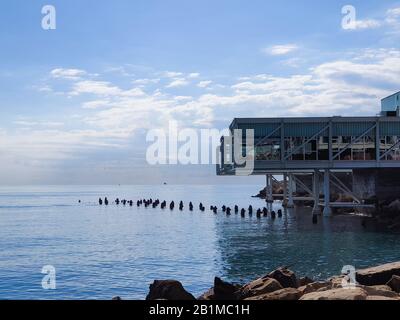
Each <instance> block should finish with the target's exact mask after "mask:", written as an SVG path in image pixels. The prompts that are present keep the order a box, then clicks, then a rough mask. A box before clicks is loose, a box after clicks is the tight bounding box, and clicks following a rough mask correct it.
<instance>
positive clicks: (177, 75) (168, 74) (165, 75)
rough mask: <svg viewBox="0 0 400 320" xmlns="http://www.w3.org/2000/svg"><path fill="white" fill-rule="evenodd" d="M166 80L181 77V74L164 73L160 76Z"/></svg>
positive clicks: (173, 72)
mask: <svg viewBox="0 0 400 320" xmlns="http://www.w3.org/2000/svg"><path fill="white" fill-rule="evenodd" d="M162 75H163V76H164V77H166V78H177V77H181V76H182V75H183V73H182V72H175V71H166V72H164V73H163V74H162Z"/></svg>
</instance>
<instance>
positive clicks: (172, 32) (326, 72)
mask: <svg viewBox="0 0 400 320" xmlns="http://www.w3.org/2000/svg"><path fill="white" fill-rule="evenodd" d="M46 4H51V5H53V6H54V7H55V8H56V14H57V15H56V17H57V21H56V22H57V25H56V27H57V28H56V30H43V29H42V26H41V22H42V18H43V15H42V13H41V10H42V7H43V6H44V5H46ZM348 4H351V5H353V6H354V7H355V8H356V17H357V20H356V23H355V24H354V25H352V29H343V26H342V19H343V16H344V15H343V14H342V7H343V6H344V5H348ZM0 37H1V44H0V48H1V50H0V65H1V67H0V86H1V90H0V110H1V113H0V114H1V117H0V183H1V184H117V183H121V184H136V183H139V184H142V183H146V184H147V183H154V184H159V183H162V182H164V181H167V182H169V183H210V182H213V183H214V182H217V183H218V182H221V181H222V180H221V178H217V177H215V169H214V167H212V166H209V167H207V166H175V165H171V166H155V167H154V166H150V165H148V164H147V163H146V159H145V153H146V148H147V147H148V145H149V143H148V142H146V134H147V132H148V130H151V129H159V128H166V127H167V126H168V123H169V121H172V120H174V121H177V123H178V125H179V127H181V128H196V129H202V128H216V129H219V130H221V129H224V128H226V127H228V126H229V124H230V122H231V121H232V119H233V118H234V117H275V116H296V117H297V116H321V115H326V116H328V115H343V116H345V115H375V114H377V113H378V112H379V107H380V99H381V98H382V97H384V96H386V95H388V94H390V93H392V92H395V91H398V90H400V77H399V74H400V48H399V43H400V42H399V40H400V1H390V0H385V1H375V0H368V1H367V0H362V1H338V0H329V1H312V0H291V1H289V0H280V1H267V0H250V1H249V0H247V1H244V0H217V1H216V0H212V1H209V0H202V1H187V0H181V1H177V0H157V1H156V0H146V1H144V0H141V1H139V0H136V1H135V0H116V1H104V0H102V1H98V0H97V1H94V0H68V1H67V0H63V1H61V0H49V1H46V2H44V1H37V0H32V1H25V0H4V1H2V10H1V11H0ZM234 179H235V178H234ZM224 181H225V182H226V181H227V180H225V179H224ZM228 181H230V182H233V183H234V182H236V181H237V180H235V181H234V180H232V179H230V180H228ZM246 181H248V182H250V181H251V180H246Z"/></svg>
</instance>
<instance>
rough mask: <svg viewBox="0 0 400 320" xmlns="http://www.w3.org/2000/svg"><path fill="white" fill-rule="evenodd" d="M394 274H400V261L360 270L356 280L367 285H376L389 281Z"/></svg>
mask: <svg viewBox="0 0 400 320" xmlns="http://www.w3.org/2000/svg"><path fill="white" fill-rule="evenodd" d="M393 276H400V262H395V263H389V264H385V265H381V266H378V267H373V268H367V269H363V270H358V271H357V273H356V280H357V282H358V283H359V284H362V285H365V286H375V285H382V284H386V283H388V282H389V281H390V280H391V279H392V277H393Z"/></svg>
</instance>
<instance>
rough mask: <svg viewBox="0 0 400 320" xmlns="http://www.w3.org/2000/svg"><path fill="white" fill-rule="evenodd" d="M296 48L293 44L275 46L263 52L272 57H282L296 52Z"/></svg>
mask: <svg viewBox="0 0 400 320" xmlns="http://www.w3.org/2000/svg"><path fill="white" fill-rule="evenodd" d="M298 48H299V47H298V46H297V45H295V44H284V45H275V46H272V47H268V48H265V49H263V52H264V53H266V54H268V55H272V56H283V55H287V54H289V53H291V52H293V51H296V50H298Z"/></svg>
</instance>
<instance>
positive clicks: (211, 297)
mask: <svg viewBox="0 0 400 320" xmlns="http://www.w3.org/2000/svg"><path fill="white" fill-rule="evenodd" d="M197 300H202V301H210V300H215V299H214V288H211V289H209V290H208V291H206V292H204V293H203V294H202V295H201V296H200V297H198V298H197Z"/></svg>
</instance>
